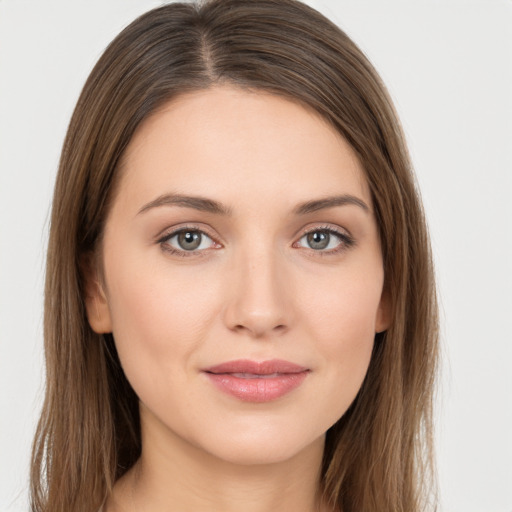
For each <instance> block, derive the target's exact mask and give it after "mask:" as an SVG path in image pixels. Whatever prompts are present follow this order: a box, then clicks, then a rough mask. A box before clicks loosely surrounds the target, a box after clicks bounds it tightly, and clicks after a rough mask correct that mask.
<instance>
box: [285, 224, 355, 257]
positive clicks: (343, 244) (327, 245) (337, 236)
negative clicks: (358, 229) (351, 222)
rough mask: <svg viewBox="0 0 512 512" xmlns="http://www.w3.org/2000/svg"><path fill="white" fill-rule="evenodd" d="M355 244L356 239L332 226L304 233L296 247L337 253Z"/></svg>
mask: <svg viewBox="0 0 512 512" xmlns="http://www.w3.org/2000/svg"><path fill="white" fill-rule="evenodd" d="M353 244H354V240H353V239H352V238H351V237H350V236H348V235H346V234H344V233H340V232H338V231H336V230H334V229H332V228H322V229H314V230H311V231H309V232H308V233H306V234H305V235H303V236H302V237H301V238H300V239H299V240H298V242H296V244H294V246H295V247H305V248H306V249H312V250H313V251H318V252H325V253H331V254H335V253H338V252H340V251H342V250H344V249H346V248H348V247H350V246H351V245H353Z"/></svg>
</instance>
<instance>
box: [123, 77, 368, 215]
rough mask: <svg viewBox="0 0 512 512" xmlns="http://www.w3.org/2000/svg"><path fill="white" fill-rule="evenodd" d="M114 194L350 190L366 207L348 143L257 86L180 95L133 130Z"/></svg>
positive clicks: (295, 198) (287, 195)
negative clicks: (254, 89) (247, 89)
mask: <svg viewBox="0 0 512 512" xmlns="http://www.w3.org/2000/svg"><path fill="white" fill-rule="evenodd" d="M120 172H121V180H120V187H119V190H118V195H119V196H120V197H119V199H120V200H123V198H124V199H129V200H130V201H135V202H137V201H139V202H141V201H144V200H148V199H151V197H152V196H156V195H159V194H162V193H167V192H177V193H194V194H196V195H203V196H206V197H214V198H217V199H219V200H222V201H226V202H228V203H230V202H236V201H240V200H241V199H244V200H245V201H246V202H247V201H252V202H254V203H255V204H260V203H262V202H263V201H262V199H263V198H272V199H273V200H279V202H280V204H286V203H288V202H289V203H290V207H291V204H292V203H295V202H300V201H305V200H308V199H310V198H311V197H313V196H322V195H323V196H325V195H333V194H335V193H350V194H354V195H357V196H360V197H361V198H362V199H363V200H365V201H367V202H368V204H370V202H371V200H370V193H369V190H368V186H367V183H366V179H365V173H364V170H363V168H362V166H361V164H360V162H359V160H358V158H357V156H356V155H355V153H354V151H353V150H352V148H351V147H350V145H349V144H348V143H347V142H346V141H345V140H344V139H343V138H342V137H341V136H340V135H339V133H338V132H337V131H336V130H335V129H334V128H333V127H332V126H331V125H330V124H329V123H328V122H327V121H325V120H324V119H323V118H322V117H321V116H320V115H319V114H318V113H316V112H315V111H313V110H312V109H309V108H307V107H304V106H302V105H300V104H299V103H297V102H294V101H291V100H289V99H285V98H283V97H280V96H276V95H272V94H268V93H265V92H260V91H255V92H254V91H246V90H241V89H238V88H235V87H227V86H222V87H215V88H211V89H207V90H202V91H199V92H194V93H188V94H184V95H181V96H179V97H177V98H175V99H173V100H171V101H170V102H169V103H167V104H166V105H164V106H163V107H162V108H161V109H159V110H158V111H157V112H155V113H154V114H153V115H152V116H150V117H149V118H148V119H146V120H145V121H144V122H143V123H142V124H141V126H140V127H139V128H138V130H137V131H136V133H135V135H134V137H133V138H132V140H131V142H130V144H129V146H128V148H127V150H126V152H125V154H124V156H123V163H122V166H121V169H120Z"/></svg>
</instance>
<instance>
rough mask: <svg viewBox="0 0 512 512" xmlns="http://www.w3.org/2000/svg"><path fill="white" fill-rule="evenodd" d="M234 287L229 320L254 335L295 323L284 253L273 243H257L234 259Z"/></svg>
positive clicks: (235, 327) (268, 332) (230, 323)
mask: <svg viewBox="0 0 512 512" xmlns="http://www.w3.org/2000/svg"><path fill="white" fill-rule="evenodd" d="M232 271H233V281H234V282H233V283H232V284H233V288H232V290H233V291H232V293H231V300H230V303H229V304H228V306H227V311H226V320H227V324H228V326H229V327H230V328H231V329H234V330H236V331H244V332H247V333H250V334H251V335H252V336H254V337H262V336H265V335H267V334H271V333H277V332H282V331H284V330H286V329H287V327H288V326H289V324H290V322H291V317H290V304H289V298H288V297H287V290H286V287H285V286H283V284H284V283H283V281H285V268H284V265H283V261H282V255H281V254H280V253H279V252H278V251H277V249H276V248H275V247H274V246H273V244H271V243H267V244H253V245H252V246H249V247H247V248H246V249H244V250H241V251H240V252H239V253H238V254H237V255H236V256H235V257H234V258H233V268H232Z"/></svg>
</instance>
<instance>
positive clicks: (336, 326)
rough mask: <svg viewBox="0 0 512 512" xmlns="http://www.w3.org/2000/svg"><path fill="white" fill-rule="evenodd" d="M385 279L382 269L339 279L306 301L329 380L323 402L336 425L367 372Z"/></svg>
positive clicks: (311, 331) (311, 333)
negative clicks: (330, 412)
mask: <svg viewBox="0 0 512 512" xmlns="http://www.w3.org/2000/svg"><path fill="white" fill-rule="evenodd" d="M376 268H377V269H378V268H379V267H376ZM382 279H383V276H382V273H380V272H379V271H377V272H370V273H366V274H365V273H362V272H361V273H359V272H355V273H352V274H345V275H342V276H341V275H340V278H339V279H330V280H329V282H328V283H327V282H326V283H325V286H318V287H317V293H311V292H310V293H309V294H307V296H306V297H305V298H306V300H305V302H304V306H303V308H304V310H305V311H307V315H305V317H306V318H307V321H308V323H307V329H308V332H309V336H308V337H309V338H310V339H312V340H314V343H315V344H316V347H315V348H316V350H317V351H318V353H319V355H320V357H321V359H320V362H319V368H320V369H321V370H322V372H323V374H324V375H325V377H326V380H325V381H324V383H325V386H326V389H325V397H326V398H325V400H326V401H327V402H328V406H327V409H329V408H332V409H331V410H332V417H331V421H332V422H333V423H334V422H335V421H337V419H339V417H341V416H342V415H343V414H344V412H345V411H346V409H347V408H348V407H349V405H350V404H351V402H352V401H353V400H354V398H355V396H356V395H357V392H358V391H359V389H360V387H361V384H362V382H363V380H364V377H365V375H366V372H367V370H368V365H369V363H370V359H371V354H372V350H373V344H374V339H375V320H376V316H377V312H378V308H379V304H380V296H381V291H382ZM307 288H308V289H309V290H312V289H313V288H312V287H311V286H309V287H307ZM305 293H306V292H305ZM324 405H326V404H324Z"/></svg>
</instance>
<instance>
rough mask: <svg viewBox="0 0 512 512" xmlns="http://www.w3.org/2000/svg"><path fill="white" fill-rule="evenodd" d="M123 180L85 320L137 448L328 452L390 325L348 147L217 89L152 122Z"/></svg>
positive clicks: (260, 458)
mask: <svg viewBox="0 0 512 512" xmlns="http://www.w3.org/2000/svg"><path fill="white" fill-rule="evenodd" d="M120 172H121V173H122V175H121V180H120V183H119V188H118V190H117V193H116V197H115V198H114V201H113V206H112V208H111V211H110V213H109V216H108V219H107V222H106V228H105V233H104V240H103V245H102V257H103V276H104V279H103V280H102V281H101V284H99V282H97V281H96V282H95V280H94V278H93V279H91V281H92V282H93V284H92V285H91V284H89V297H88V299H87V307H88V316H89V321H90V323H91V326H92V327H93V328H94V329H95V330H96V331H98V332H110V331H112V332H113V335H114V339H115V343H116V346H117V350H118V352H119V357H120V360H121V363H122V366H123V369H124V371H125V373H126V376H127V378H128V380H129V381H130V383H131V385H132V386H133V388H134V390H135V392H136V393H137V395H138V396H139V398H140V402H141V421H142V426H143V435H144V436H146V437H147V436H151V434H152V433H154V434H155V435H158V436H160V438H162V436H163V438H166V439H168V440H171V439H172V440H173V442H174V443H185V444H187V445H188V446H190V445H192V446H193V447H195V448H197V449H199V450H200V451H202V452H205V453H208V454H210V455H213V456H215V457H219V458H221V459H224V460H228V461H232V462H239V463H258V462H272V461H281V460H285V459H288V458H290V457H292V456H294V455H296V454H298V453H300V452H301V451H303V450H305V449H306V448H307V447H309V446H312V445H314V444H315V443H316V444H317V445H320V444H321V443H322V442H323V436H324V434H325V432H326V430H327V429H328V428H329V427H331V426H332V425H333V424H334V423H335V422H336V421H337V420H338V419H339V418H340V417H341V416H342V415H343V414H344V412H345V411H346V410H347V408H348V407H349V405H350V404H351V402H352V401H353V400H354V398H355V396H356V394H357V392H358V390H359V388H360V386H361V383H362V381H363V378H364V376H365V373H366V371H367V368H368V364H369V361H370V355H371V352H372V347H373V341H374V335H375V333H376V332H378V331H381V330H384V329H385V328H386V327H387V322H388V319H387V316H388V314H387V308H386V304H384V301H382V300H381V294H382V288H383V277H384V276H383V267H382V259H381V251H380V245H379V238H378V233H377V226H376V222H375V217H374V214H373V212H372V202H371V197H370V192H369V189H368V185H367V183H366V179H365V175H364V172H363V170H362V168H361V165H360V163H359V161H358V159H357V157H356V156H355V154H354V152H353V151H352V150H351V148H350V147H349V145H348V144H347V143H346V142H345V141H344V140H343V139H342V138H341V137H340V136H339V135H338V134H337V132H336V131H335V130H334V129H333V128H331V127H330V126H329V125H328V124H327V123H326V122H325V121H324V120H322V119H321V118H320V117H319V116H318V115H317V114H315V113H313V112H312V111H310V110H307V109H306V108H304V107H302V106H300V105H298V104H297V103H294V102H291V101H288V100H286V99H283V98H280V97H277V96H273V95H269V94H266V93H261V92H247V91H242V90H240V89H236V88H232V87H216V88H212V89H208V90H205V91H201V92H197V93H191V94H187V95H183V96H181V97H179V98H177V99H175V100H174V101H172V102H170V103H169V104H167V105H166V106H165V108H163V109H161V110H160V111H159V112H157V113H156V114H154V115H153V116H152V117H150V118H149V119H148V120H146V121H145V122H144V123H143V124H142V125H141V126H140V128H139V129H138V131H137V132H136V134H135V136H134V137H133V139H132V141H131V142H130V145H129V147H128V149H127V151H126V153H125V155H124V159H123V163H122V166H121V169H120ZM94 283H96V284H94ZM91 290H92V291H91ZM157 432H158V434H157Z"/></svg>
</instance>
